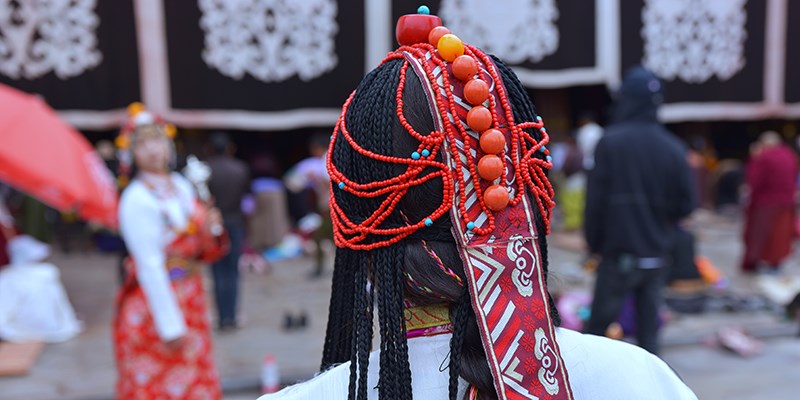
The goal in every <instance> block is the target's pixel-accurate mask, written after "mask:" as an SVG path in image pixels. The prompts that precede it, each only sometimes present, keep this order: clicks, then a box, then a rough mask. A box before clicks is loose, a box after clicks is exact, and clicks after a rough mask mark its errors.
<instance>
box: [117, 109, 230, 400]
mask: <svg viewBox="0 0 800 400" xmlns="http://www.w3.org/2000/svg"><path fill="white" fill-rule="evenodd" d="M132 114H135V115H133V118H132V121H131V122H130V123H129V124H128V125H126V128H125V129H123V132H122V135H121V136H120V138H119V139H118V142H117V144H118V146H119V147H121V148H123V149H127V150H130V151H129V152H128V153H127V155H128V156H129V158H128V159H127V160H126V159H125V156H124V155H125V153H123V160H122V161H123V164H126V163H125V162H126V161H128V162H127V165H130V164H131V162H130V161H133V163H134V164H135V168H136V169H137V170H138V173H136V175H135V178H134V179H133V180H132V182H131V183H130V185H128V187H127V188H126V189H125V191H124V192H123V194H122V199H121V202H120V209H119V218H120V231H121V234H122V238H123V239H124V241H125V244H126V245H127V248H128V251H129V252H130V257H129V258H128V259H127V260H126V262H125V269H126V273H127V278H126V280H125V283H124V284H123V286H122V288H121V290H120V292H119V294H118V297H117V315H116V319H115V321H114V344H115V354H116V361H117V369H118V372H119V378H118V381H117V397H118V398H120V399H126V400H127V399H220V398H221V396H222V394H221V390H220V385H219V378H218V375H217V371H216V369H215V367H214V359H213V352H212V346H211V333H210V330H209V321H208V316H207V312H206V300H205V291H204V289H203V282H202V279H201V276H200V274H199V273H198V272H199V271H198V269H199V267H200V263H205V262H211V261H214V260H216V259H217V258H219V257H220V256H221V255H222V254H223V253H224V251H225V250H226V249H225V247H226V246H227V243H226V242H227V239H226V237H225V236H224V235H219V236H215V235H213V234H211V233H210V232H211V231H212V229H211V227H214V226H219V225H220V224H221V222H222V221H221V217H220V214H219V211H218V210H216V209H208V208H206V207H205V206H204V205H203V204H202V203H201V202H199V201H198V199H197V196H196V194H195V192H194V189H193V187H192V186H191V184H190V183H189V182H188V181H187V180H186V179H185V178H183V177H182V176H181V175H180V174H178V173H171V172H170V169H171V168H170V166H171V164H172V163H173V161H174V160H173V159H174V156H175V154H174V149H173V146H172V141H171V140H170V137H171V136H172V135H171V134H170V132H171V129H170V127H169V126H167V125H165V124H163V123H161V122H160V121H159V120H157V119H156V118H154V117H153V116H152V115H151V114H149V113H147V112H146V111H141V110H136V109H134V110H133V112H132Z"/></svg>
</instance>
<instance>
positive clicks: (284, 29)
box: [199, 0, 339, 82]
mask: <svg viewBox="0 0 800 400" xmlns="http://www.w3.org/2000/svg"><path fill="white" fill-rule="evenodd" d="M199 5H200V10H201V12H202V14H203V16H202V17H201V18H200V27H201V28H202V29H203V31H204V32H205V49H204V50H203V60H204V61H205V62H206V64H208V65H209V66H210V67H212V68H215V69H216V70H218V71H219V72H220V73H221V74H223V75H225V76H228V77H231V78H234V79H242V78H243V77H244V75H245V74H250V75H251V76H253V77H255V78H256V79H258V80H261V81H264V82H280V81H285V80H287V79H289V78H291V77H292V76H295V75H297V76H298V77H299V78H300V79H301V80H303V81H309V80H312V79H314V78H317V77H319V76H320V75H322V74H324V73H326V72H328V71H330V70H332V69H333V68H334V67H336V64H337V62H338V58H337V56H336V51H335V43H334V38H335V36H336V33H337V32H338V30H339V26H338V24H337V23H336V13H337V5H336V1H334V0H303V1H294V0H199Z"/></svg>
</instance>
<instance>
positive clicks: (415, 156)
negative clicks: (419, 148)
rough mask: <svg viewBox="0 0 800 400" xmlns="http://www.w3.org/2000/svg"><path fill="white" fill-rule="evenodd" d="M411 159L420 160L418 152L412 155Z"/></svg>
mask: <svg viewBox="0 0 800 400" xmlns="http://www.w3.org/2000/svg"><path fill="white" fill-rule="evenodd" d="M411 158H412V159H414V160H419V153H417V152H416V151H415V152H413V153H411Z"/></svg>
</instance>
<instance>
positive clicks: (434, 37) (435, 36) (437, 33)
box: [428, 26, 450, 47]
mask: <svg viewBox="0 0 800 400" xmlns="http://www.w3.org/2000/svg"><path fill="white" fill-rule="evenodd" d="M448 33H450V29H447V28H445V27H444V26H437V27H436V28H433V29H431V31H430V33H428V43H430V45H431V46H433V47H436V46H438V45H439V39H441V38H442V36H444V35H447V34H448Z"/></svg>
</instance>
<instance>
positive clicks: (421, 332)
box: [404, 304, 453, 338]
mask: <svg viewBox="0 0 800 400" xmlns="http://www.w3.org/2000/svg"><path fill="white" fill-rule="evenodd" d="M404 313H405V317H406V332H407V334H406V336H407V337H408V338H415V337H420V336H435V335H441V334H443V333H451V332H453V327H452V325H450V310H449V309H448V308H447V306H446V305H444V304H428V305H424V306H413V307H408V308H406V309H405V311H404Z"/></svg>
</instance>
